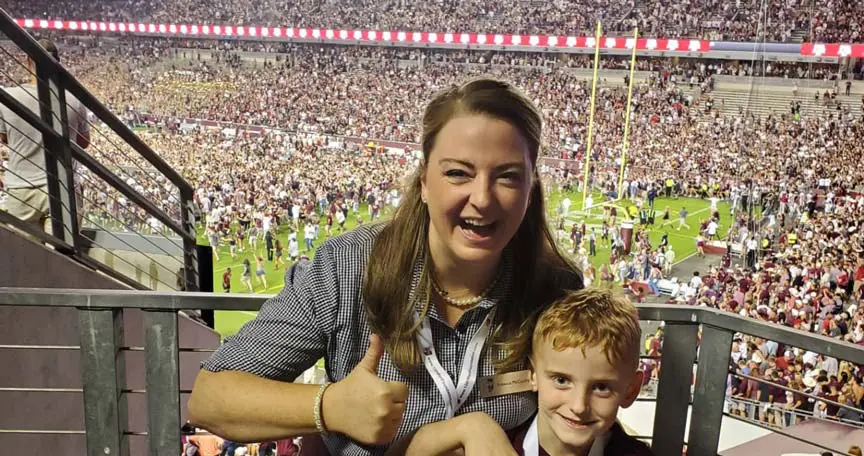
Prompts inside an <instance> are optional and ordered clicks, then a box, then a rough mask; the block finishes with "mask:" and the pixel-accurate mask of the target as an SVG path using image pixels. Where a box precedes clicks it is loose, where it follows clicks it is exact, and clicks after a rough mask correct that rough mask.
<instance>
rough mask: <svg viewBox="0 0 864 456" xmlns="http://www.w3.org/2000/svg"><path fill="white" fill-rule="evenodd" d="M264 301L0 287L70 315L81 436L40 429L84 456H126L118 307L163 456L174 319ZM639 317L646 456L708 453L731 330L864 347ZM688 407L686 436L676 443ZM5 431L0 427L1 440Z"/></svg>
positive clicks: (173, 399) (860, 355) (700, 315)
mask: <svg viewBox="0 0 864 456" xmlns="http://www.w3.org/2000/svg"><path fill="white" fill-rule="evenodd" d="M266 298H267V297H266V296H260V295H259V296H255V295H227V294H226V295H213V294H208V293H156V292H139V291H107V290H106V291H101V290H99V291H95V290H44V289H16V288H0V306H23V307H33V306H36V307H65V308H75V309H77V311H78V315H79V318H78V324H79V334H80V344H79V347H80V351H81V372H82V383H83V388H82V389H81V391H82V393H83V400H84V412H85V413H84V416H85V421H84V425H85V426H84V429H83V430H81V429H73V430H53V431H52V430H42V431H39V432H43V433H69V432H84V433H86V444H87V455H88V456H97V455H105V454H111V455H127V454H128V451H129V450H128V444H127V440H126V439H127V438H128V435H129V432H128V431H127V418H128V417H127V416H126V415H127V409H126V402H125V401H126V393H128V392H129V391H128V390H124V388H123V385H125V384H126V382H125V380H126V379H125V378H124V377H125V369H124V366H123V361H122V359H123V358H122V357H120V356H118V353H120V352H121V351H124V350H129V349H130V348H134V347H124V345H123V342H122V341H123V340H124V339H123V332H124V328H123V319H122V315H123V310H124V309H142V310H144V313H145V318H144V333H145V343H144V347H143V351H144V362H145V376H146V379H145V384H146V389H145V391H146V393H147V417H148V420H147V421H148V427H147V432H146V435H147V439H148V441H149V448H150V454H151V455H171V454H179V452H180V427H181V424H182V423H181V418H180V393H181V391H180V386H179V369H180V367H179V361H178V360H179V352H180V351H181V349H180V347H179V342H178V330H177V312H178V311H179V310H181V309H213V310H242V311H254V310H258V309H259V308H260V306H261V305H262V303H263V302H264V300H265V299H266ZM639 314H640V318H641V319H642V320H650V321H664V322H665V329H664V332H665V339H664V341H663V350H662V356H661V358H660V362H661V364H662V369H661V370H660V375H659V381H658V383H657V387H656V392H657V394H656V400H657V403H658V404H661V405H662V406H660V407H657V408H656V413H655V418H654V427H653V436H652V437H651V440H652V446H653V450H654V453H655V454H660V455H674V454H681V452H682V449H683V446H684V442H685V441H686V442H688V444H687V445H688V449H687V454H688V455H690V456H716V455H717V449H718V445H719V441H720V430H721V420H722V418H723V416H724V406H725V404H726V399H727V397H726V386H727V377H728V375H729V366H730V360H731V346H732V340H733V336H734V335H735V334H736V333H744V334H749V335H752V336H755V337H760V338H764V339H767V340H772V341H776V342H779V343H782V344H785V345H789V346H794V347H798V348H800V349H802V350H809V351H813V352H817V353H823V354H826V355H829V356H832V357H835V358H839V359H844V360H847V361H850V362H852V363H854V364H858V365H864V350H861V348H860V347H858V346H855V345H851V344H847V343H841V342H837V341H836V340H833V339H829V338H826V337H822V336H818V335H814V334H810V333H805V332H801V331H798V330H795V329H790V328H786V327H781V326H777V325H769V324H765V323H761V322H758V321H755V320H751V319H746V318H743V317H740V316H738V315H734V314H728V313H724V312H721V311H717V310H714V309H709V308H693V307H681V306H669V305H640V306H639ZM700 330H701V339H700V338H699V337H700V336H699V334H700ZM23 348H31V349H32V348H36V347H32V346H30V347H27V346H24V347H23ZM67 348H68V349H74V348H75V347H67ZM141 349H142V348H141V347H137V350H141ZM697 351H698V357H697ZM694 363H695V364H696V366H697V371H696V382H695V386H693V385H692V377H693V366H694ZM691 406H692V413H691V419H690V432H689V435H686V436H685V429H686V424H687V415H688V409H689V408H690V407H691ZM11 431H13V430H9V429H5V430H0V433H3V432H7V433H8V432H11ZM21 432H26V431H21ZM136 434H137V435H143V434H139V433H136ZM685 438H686V439H685Z"/></svg>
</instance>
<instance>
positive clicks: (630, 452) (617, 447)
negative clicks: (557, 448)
mask: <svg viewBox="0 0 864 456" xmlns="http://www.w3.org/2000/svg"><path fill="white" fill-rule="evenodd" d="M532 421H534V420H533V419H531V420H528V421H527V422H526V423H525V424H524V425H522V426H519V427H518V428H516V429H515V430H514V431H513V432H511V434H510V435H511V436H513V438H512V439H511V441H512V442H513V448H515V449H516V452H517V453H518V454H519V456H525V455H524V454H523V449H522V442H523V441H524V440H525V434H527V433H528V428H529V427H530V426H531V422H532ZM609 432H610V433H611V435H610V436H609V442H608V443H607V444H606V450H605V451H604V452H603V455H604V456H654V453H652V452H651V449H650V448H649V447H648V445H646V444H644V443H642V442H641V441H640V440H637V439H635V438H633V437H630V436H629V435H627V433H626V432H624V429H622V428H621V425H619V424H618V423H617V422H616V423H615V424H614V425H613V426H612V428H610V429H609ZM539 454H540V456H549V454H548V453H546V451H544V450H543V448H540V453H539Z"/></svg>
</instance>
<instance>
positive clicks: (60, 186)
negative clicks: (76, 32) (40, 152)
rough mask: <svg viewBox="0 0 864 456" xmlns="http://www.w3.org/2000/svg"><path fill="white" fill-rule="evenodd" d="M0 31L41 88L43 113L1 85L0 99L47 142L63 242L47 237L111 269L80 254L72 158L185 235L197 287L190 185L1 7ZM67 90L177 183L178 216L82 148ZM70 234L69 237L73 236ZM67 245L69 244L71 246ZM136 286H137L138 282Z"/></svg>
mask: <svg viewBox="0 0 864 456" xmlns="http://www.w3.org/2000/svg"><path fill="white" fill-rule="evenodd" d="M0 32H2V33H4V34H5V35H6V36H7V37H8V39H10V40H11V41H12V42H14V43H15V44H16V45H17V46H18V47H19V48H20V49H21V50H23V51H24V52H25V53H26V54H27V55H28V58H29V59H30V60H32V61H33V62H34V64H35V67H36V68H35V69H36V75H37V89H38V92H39V98H38V101H39V103H40V109H39V112H38V113H34V112H32V111H30V109H28V108H27V107H26V106H24V105H23V104H22V103H20V102H18V101H17V100H15V99H14V98H13V97H12V96H11V95H9V94H8V93H6V92H5V91H2V90H0V103H3V104H4V105H6V106H8V107H9V109H10V110H11V111H12V112H13V113H15V114H16V115H17V116H18V117H20V118H21V119H23V120H24V121H26V122H27V123H29V124H30V125H31V126H32V127H33V128H34V129H36V130H37V131H38V132H39V133H41V134H42V140H43V143H44V145H45V169H46V173H47V174H48V175H49V176H50V178H49V179H48V182H47V184H48V194H49V197H50V201H49V203H50V214H51V223H52V231H53V234H54V236H53V237H54V238H59V241H61V242H60V243H57V242H52V241H46V242H48V243H49V244H51V245H58V246H60V247H62V249H63V250H62V252H63V253H65V254H67V255H69V256H71V257H73V258H75V259H76V260H79V261H81V262H82V263H85V264H87V265H88V266H93V265H94V264H96V266H95V268H96V269H99V270H100V271H103V272H108V269H110V268H108V267H107V266H105V265H99V264H98V263H97V262H95V261H93V260H92V259H91V258H89V257H87V256H86V255H84V254H82V253H81V252H82V251H86V247H85V245H84V242H83V239H82V237H81V235H80V234H79V232H78V231H79V230H78V227H77V224H78V219H79V217H78V216H77V215H78V214H77V212H78V211H79V210H80V209H79V208H77V207H76V206H75V197H74V184H75V182H74V178H73V173H74V171H73V166H72V165H73V163H74V161H78V162H80V163H82V164H83V165H84V166H85V167H86V168H87V169H89V170H90V171H91V172H92V173H93V174H94V175H95V176H98V177H99V178H101V179H102V180H103V181H105V182H106V183H107V184H108V185H109V186H111V187H112V188H114V189H115V190H116V191H118V192H119V193H120V194H122V195H123V196H125V197H126V198H127V199H128V200H129V201H130V202H132V203H133V204H135V205H136V206H137V207H139V208H142V209H143V210H144V211H145V212H146V213H148V214H150V215H151V216H153V217H154V218H155V219H156V220H158V221H159V222H160V223H162V224H163V225H164V226H166V227H168V228H169V229H170V230H171V231H173V232H174V233H176V234H177V235H178V236H179V237H180V238H181V240H182V243H183V281H184V289H186V290H197V289H198V276H199V272H198V263H197V253H196V248H197V247H196V244H197V239H196V234H195V216H194V214H193V213H192V201H193V198H194V191H193V188H192V186H191V185H190V184H189V183H188V182H186V181H185V180H184V179H183V177H182V176H181V175H180V174H179V173H178V172H177V171H176V170H174V169H173V168H172V167H171V166H170V165H169V164H168V163H167V162H165V161H164V160H163V159H162V158H161V157H160V156H159V155H158V154H156V152H154V151H153V150H152V149H151V148H150V147H149V146H147V145H146V144H145V143H144V142H143V141H142V140H141V139H140V138H138V136H136V135H135V134H134V133H133V132H132V131H131V130H130V129H129V127H127V126H126V125H125V124H124V123H123V122H122V121H121V120H120V119H119V118H118V117H117V116H115V115H114V114H113V113H112V112H111V111H109V110H108V108H107V107H105V105H103V104H102V103H101V102H100V101H99V100H98V99H96V97H95V96H93V94H91V93H90V92H89V91H88V90H87V89H86V88H84V86H83V85H81V83H80V82H79V81H78V80H77V79H75V77H73V76H72V75H71V74H70V73H69V72H68V71H67V70H66V69H65V68H64V67H63V66H62V65H60V64H59V62H57V61H56V60H55V59H54V58H53V57H51V56H50V55H49V54H48V52H47V51H46V50H45V49H43V48H42V46H40V45H39V43H37V42H36V41H35V40H34V39H33V37H31V36H30V35H29V34H28V33H27V32H26V31H25V30H23V29H22V28H20V27H19V26H18V24H17V23H16V21H15V20H14V19H12V18H11V17H10V16H9V14H8V13H7V12H6V11H4V10H2V9H0ZM52 85H53V86H56V90H57V93H56V95H57V96H58V98H57V102H58V103H59V105H60V106H59V108H60V109H59V112H60V116H59V118H60V120H61V124H62V125H61V128H60V131H58V130H56V129H55V128H54V125H55V123H54V120H55V118H54V114H53V112H52V111H54V110H55V108H57V107H53V106H51V105H52V104H54V100H52V98H51V92H54V90H53V87H51V86H52ZM67 91H68V93H69V94H71V95H72V96H74V97H75V98H76V99H77V100H78V101H79V102H81V103H82V105H83V106H85V107H86V109H87V110H88V111H89V112H92V113H93V115H95V116H96V117H97V118H98V119H99V120H101V121H102V123H104V125H105V126H106V127H107V128H109V129H111V130H112V131H113V132H114V133H115V134H117V136H118V137H119V138H120V139H121V140H122V141H124V142H125V143H126V144H128V145H129V146H130V147H131V148H132V149H133V150H135V152H137V153H138V154H139V155H140V156H141V157H143V158H144V159H145V160H146V161H147V162H149V163H150V164H151V165H152V166H153V167H154V168H155V169H156V170H157V171H158V172H159V173H161V174H162V176H164V177H165V178H166V179H167V180H168V181H169V182H170V183H171V184H173V185H174V186H175V187H176V188H177V190H178V192H179V195H180V208H179V210H180V213H179V219H173V218H172V217H171V216H170V215H169V214H168V213H166V211H164V210H162V209H160V208H159V207H158V206H156V205H155V204H154V203H153V202H152V201H149V200H148V199H147V198H145V197H144V196H142V195H141V194H140V193H139V192H137V191H136V190H135V189H134V188H132V186H130V185H128V184H127V183H126V182H125V180H123V179H121V178H119V177H118V176H117V175H116V174H115V173H114V172H112V171H111V170H109V169H108V168H107V167H105V166H104V165H102V164H101V163H99V161H97V160H96V159H95V158H94V157H92V156H91V155H90V154H87V153H86V152H84V150H83V149H82V148H81V147H79V146H78V145H77V144H76V142H75V141H72V140H70V132H69V127H68V125H67V124H66V111H65V107H66V106H67V103H66V100H67V96H66V92H67ZM70 233H71V236H69V234H70ZM39 238H40V239H41V238H42V237H41V236H40V237H39ZM67 246H71V250H70V249H68V248H67ZM112 272H113V271H112ZM112 275H115V274H112ZM115 276H116V275H115ZM135 288H138V287H137V286H136V287H135Z"/></svg>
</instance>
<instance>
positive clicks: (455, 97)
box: [189, 79, 582, 456]
mask: <svg viewBox="0 0 864 456" xmlns="http://www.w3.org/2000/svg"><path fill="white" fill-rule="evenodd" d="M541 125H542V122H541V119H540V115H539V113H538V111H537V109H536V107H535V106H533V104H532V103H531V102H530V101H529V100H527V99H526V98H525V97H524V96H523V95H522V94H521V93H519V92H518V91H517V90H516V89H514V88H513V87H512V86H510V85H509V84H507V83H504V82H501V81H496V80H491V79H480V80H474V81H470V82H468V83H465V84H463V85H460V86H454V87H452V88H450V89H448V90H445V91H444V92H442V93H441V94H439V95H438V96H436V97H435V98H434V99H433V101H432V102H431V103H430V104H429V106H428V108H427V109H426V113H425V115H424V134H423V162H422V165H421V166H420V167H419V169H418V170H417V172H416V173H415V174H414V175H413V176H412V178H411V180H410V181H409V182H408V184H407V186H406V188H405V189H404V190H405V191H404V198H403V201H402V203H401V204H400V206H399V208H398V210H397V211H396V214H395V215H394V216H393V218H392V220H390V221H389V222H386V223H383V224H376V225H368V226H364V227H361V228H358V229H356V230H354V231H353V232H350V233H346V234H344V235H341V236H338V237H336V238H332V239H330V240H328V241H326V242H325V243H324V244H323V245H322V246H321V247H319V248H318V251H317V252H316V255H315V258H314V259H313V260H312V261H311V262H310V263H309V264H307V265H304V266H302V267H298V266H295V267H293V268H292V269H291V270H290V271H289V272H288V273H287V274H286V276H285V288H284V289H283V290H282V292H281V293H280V294H279V296H277V297H276V298H273V299H271V300H270V301H268V302H267V303H266V304H265V305H264V306H263V307H262V309H261V312H260V313H259V314H258V316H257V317H256V318H255V319H254V320H253V321H251V322H249V323H248V324H247V325H245V326H244V327H243V328H242V329H241V330H240V331H239V333H238V334H237V335H236V336H233V337H229V338H226V340H225V343H224V344H223V346H222V347H221V348H220V349H219V350H218V351H217V353H216V354H214V356H213V358H212V359H211V360H209V361H208V362H207V363H205V364H204V370H202V372H201V374H200V375H199V378H198V380H197V381H196V384H195V388H194V390H193V393H192V398H191V399H190V403H189V409H190V415H191V416H192V417H193V421H195V422H197V423H199V424H202V425H203V426H202V427H205V428H208V429H210V430H212V431H214V432H215V433H217V434H220V435H222V436H224V437H227V438H230V439H232V440H240V441H261V440H272V439H280V438H284V437H288V436H292V435H296V434H301V433H309V432H316V431H317V432H319V433H321V434H322V437H323V438H324V442H325V443H326V445H327V447H328V449H329V453H330V454H343V455H367V454H384V453H385V452H388V451H389V452H390V453H391V454H403V453H408V454H422V455H428V454H438V453H441V452H447V451H451V450H460V449H462V450H463V451H464V453H465V454H466V455H469V456H471V455H480V454H513V448H512V444H511V442H510V440H509V438H508V437H507V435H506V434H505V430H509V429H513V428H515V427H517V426H519V425H520V424H522V423H524V422H525V421H526V420H528V419H529V418H530V417H531V416H532V415H533V414H534V413H535V412H536V408H537V401H536V397H535V396H534V395H533V394H532V393H531V392H530V391H529V389H530V388H528V389H522V390H516V391H507V392H506V394H504V393H500V392H499V393H491V394H487V393H484V394H483V395H481V394H480V390H479V388H475V385H476V384H478V382H479V383H481V384H484V385H488V384H490V383H492V384H494V383H495V381H496V379H498V378H499V376H500V375H501V374H502V373H503V372H507V371H519V372H521V374H519V375H524V376H526V378H527V375H528V373H527V370H525V369H527V354H526V353H525V350H520V349H519V347H515V346H513V347H511V346H510V345H508V344H509V343H510V341H512V340H515V339H517V336H518V335H520V334H526V333H530V331H531V329H532V328H533V320H534V319H535V318H536V316H537V315H538V314H539V312H540V311H542V310H543V309H544V308H545V306H546V305H547V304H548V303H550V302H552V301H553V300H554V299H556V298H557V297H559V296H562V295H564V294H565V293H566V292H567V291H568V290H573V289H578V288H581V287H582V278H581V275H580V273H579V271H578V270H577V269H576V268H575V267H574V266H573V265H572V264H571V263H570V262H569V261H568V260H567V259H565V258H564V257H563V256H562V255H561V254H560V253H559V252H558V250H557V248H556V247H555V243H554V242H553V239H552V236H551V234H550V232H549V229H548V227H547V226H546V221H545V211H544V208H543V201H544V198H543V191H542V188H541V186H540V185H539V182H538V180H537V171H536V162H537V154H538V150H539V147H540V145H539V138H540V134H541ZM367 340H368V341H369V342H368V344H367V343H366V341H367ZM322 357H323V358H324V359H325V363H326V366H327V374H328V377H329V378H328V380H330V381H332V382H334V383H333V384H332V385H323V386H322V387H320V388H319V387H315V386H310V385H295V384H291V383H287V382H290V381H291V380H293V379H294V378H296V377H297V376H298V375H299V374H300V373H301V372H303V371H304V370H306V369H307V368H308V367H310V366H311V365H312V364H313V363H315V362H316V361H317V360H318V359H320V358H322ZM517 374H518V373H517ZM510 375H514V374H510ZM240 392H242V394H240ZM274 402H279V403H287V404H292V407H290V408H289V409H286V410H281V411H279V412H275V411H274V412H273V413H272V414H271V413H263V414H262V410H271V409H273V407H272V404H273V403H274ZM457 415H458V416H457Z"/></svg>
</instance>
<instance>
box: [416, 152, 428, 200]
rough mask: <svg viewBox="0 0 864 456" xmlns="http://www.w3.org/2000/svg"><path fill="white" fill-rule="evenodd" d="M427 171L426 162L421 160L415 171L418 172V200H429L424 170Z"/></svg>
mask: <svg viewBox="0 0 864 456" xmlns="http://www.w3.org/2000/svg"><path fill="white" fill-rule="evenodd" d="M427 171H428V169H427V166H426V162H425V161H421V162H420V167H419V168H418V169H417V172H418V173H420V200H421V201H423V202H424V203H425V202H426V201H428V200H429V195H428V190H427V189H426V172H427Z"/></svg>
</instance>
